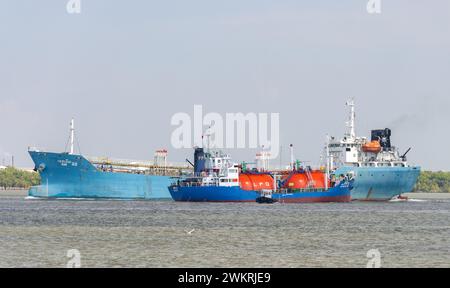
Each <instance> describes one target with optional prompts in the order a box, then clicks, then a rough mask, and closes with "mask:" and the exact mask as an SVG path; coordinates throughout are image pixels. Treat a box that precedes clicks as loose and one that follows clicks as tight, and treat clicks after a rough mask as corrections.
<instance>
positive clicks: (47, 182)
mask: <svg viewBox="0 0 450 288" xmlns="http://www.w3.org/2000/svg"><path fill="white" fill-rule="evenodd" d="M29 154H30V156H31V158H32V159H33V161H34V164H35V170H36V171H38V172H39V174H40V176H41V185H39V186H34V187H31V189H30V190H29V193H28V194H29V196H33V197H48V198H117V199H171V196H170V193H169V191H168V189H167V187H168V186H169V185H170V183H171V177H170V176H157V175H145V174H137V173H127V172H113V171H104V170H102V169H99V168H97V167H95V166H94V165H93V164H92V163H91V162H89V161H88V160H87V159H86V158H84V157H83V156H81V155H74V154H69V153H51V152H38V151H29Z"/></svg>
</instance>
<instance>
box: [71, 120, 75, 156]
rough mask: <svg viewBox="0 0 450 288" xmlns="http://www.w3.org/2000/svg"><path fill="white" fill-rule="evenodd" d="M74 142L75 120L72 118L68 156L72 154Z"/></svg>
mask: <svg viewBox="0 0 450 288" xmlns="http://www.w3.org/2000/svg"><path fill="white" fill-rule="evenodd" d="M74 141H75V120H74V119H73V118H72V120H71V121H70V155H72V154H73V153H74Z"/></svg>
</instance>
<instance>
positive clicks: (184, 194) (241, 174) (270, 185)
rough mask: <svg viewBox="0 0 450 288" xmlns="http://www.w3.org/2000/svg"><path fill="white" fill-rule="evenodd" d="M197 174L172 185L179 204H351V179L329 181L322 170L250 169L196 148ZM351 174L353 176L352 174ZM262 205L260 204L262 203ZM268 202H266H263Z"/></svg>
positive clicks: (348, 177) (343, 177) (195, 166)
mask: <svg viewBox="0 0 450 288" xmlns="http://www.w3.org/2000/svg"><path fill="white" fill-rule="evenodd" d="M193 165H194V175H193V176H192V177H186V178H179V179H177V180H176V181H175V182H174V183H173V184H172V185H170V186H169V191H170V194H171V195H172V198H173V199H174V200H175V201H192V202H255V201H258V199H259V200H261V199H266V200H270V202H283V203H302V202H349V201H350V199H351V197H350V190H351V189H352V182H353V180H352V179H351V176H344V175H343V176H342V177H341V178H339V179H336V178H333V180H328V177H327V173H325V172H323V171H320V170H310V169H302V168H300V167H295V168H294V169H292V170H291V171H285V172H284V173H275V172H267V171H258V170H256V169H255V170H247V169H246V167H245V165H239V164H234V163H232V162H231V159H230V156H228V155H225V154H223V153H221V152H212V153H211V152H205V151H204V150H203V148H196V149H195V155H194V164H193ZM350 174H351V173H349V175H350ZM258 202H259V201H258ZM262 202H266V201H262Z"/></svg>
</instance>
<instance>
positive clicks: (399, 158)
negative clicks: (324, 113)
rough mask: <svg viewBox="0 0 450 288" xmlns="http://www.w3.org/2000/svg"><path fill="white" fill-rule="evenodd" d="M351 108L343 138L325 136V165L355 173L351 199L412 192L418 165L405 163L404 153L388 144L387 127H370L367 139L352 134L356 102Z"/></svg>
mask: <svg viewBox="0 0 450 288" xmlns="http://www.w3.org/2000/svg"><path fill="white" fill-rule="evenodd" d="M346 105H347V106H348V107H349V108H350V116H349V121H348V122H347V127H348V129H349V130H348V131H347V133H345V135H344V137H343V138H342V139H336V138H334V137H331V139H328V143H327V145H326V148H327V151H328V152H327V165H329V166H330V169H331V171H334V173H335V174H345V173H347V172H348V171H353V172H354V173H355V182H354V188H353V189H352V193H351V194H352V200H363V201H387V200H390V199H392V198H394V197H397V196H399V195H401V194H402V193H406V192H411V191H412V190H413V188H414V185H415V184H416V182H417V178H418V176H419V174H420V167H419V166H411V165H409V164H408V162H407V159H406V155H407V154H408V152H409V151H410V150H411V148H409V149H408V150H406V152H405V153H403V154H400V153H399V151H398V149H397V148H396V147H394V146H392V145H391V136H392V131H391V130H390V129H389V128H385V129H378V130H372V133H371V139H370V141H369V140H368V139H367V138H365V137H357V136H356V133H355V104H354V101H353V100H350V101H348V102H347V103H346Z"/></svg>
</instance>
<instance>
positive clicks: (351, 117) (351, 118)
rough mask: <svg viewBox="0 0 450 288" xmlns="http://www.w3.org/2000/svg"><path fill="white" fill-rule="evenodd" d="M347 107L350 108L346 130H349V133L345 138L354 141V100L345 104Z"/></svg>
mask: <svg viewBox="0 0 450 288" xmlns="http://www.w3.org/2000/svg"><path fill="white" fill-rule="evenodd" d="M345 104H346V105H347V106H349V107H350V115H349V118H348V122H347V123H346V124H347V128H349V131H348V132H347V133H346V135H345V136H346V137H347V138H350V139H352V140H354V139H355V138H356V133H355V101H354V99H353V98H352V99H350V100H348V101H347V103H345Z"/></svg>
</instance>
